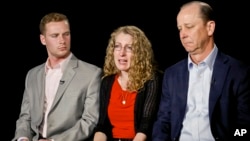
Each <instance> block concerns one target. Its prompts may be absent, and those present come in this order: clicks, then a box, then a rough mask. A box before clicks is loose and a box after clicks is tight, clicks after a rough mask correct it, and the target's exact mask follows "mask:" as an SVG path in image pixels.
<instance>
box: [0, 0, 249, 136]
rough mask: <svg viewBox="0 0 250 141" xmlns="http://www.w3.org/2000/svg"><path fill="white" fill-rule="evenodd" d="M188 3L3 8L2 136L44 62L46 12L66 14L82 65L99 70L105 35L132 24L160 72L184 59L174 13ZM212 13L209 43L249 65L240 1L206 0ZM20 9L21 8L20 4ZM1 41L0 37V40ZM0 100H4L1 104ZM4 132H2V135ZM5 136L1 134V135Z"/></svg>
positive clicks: (177, 0) (11, 133) (11, 126)
mask: <svg viewBox="0 0 250 141" xmlns="http://www.w3.org/2000/svg"><path fill="white" fill-rule="evenodd" d="M187 1H188V0H173V1H161V2H157V1H150V0H149V1H148V2H136V1H131V2H130V1H115V2H104V1H102V2H95V1H92V2H80V1H79V2H73V1H66V2H63V1H53V0H51V1H49V2H46V1H35V2H33V3H27V4H25V3H21V2H17V3H15V5H16V6H17V7H14V6H13V3H10V4H6V5H3V7H6V8H7V10H6V11H3V12H2V14H1V15H2V25H3V26H2V31H4V32H2V33H3V34H2V41H3V42H2V70H3V73H2V74H3V76H2V77H3V78H4V81H2V82H4V83H3V84H4V85H3V86H2V87H3V92H2V93H3V95H4V99H3V101H2V103H7V105H8V106H6V104H3V105H4V106H2V107H3V111H4V112H3V114H2V115H3V116H4V118H6V119H4V121H3V122H5V121H7V124H5V126H6V127H4V138H5V137H6V139H7V140H11V139H12V138H13V136H14V132H15V124H16V123H15V122H16V120H17V118H18V115H19V112H20V106H21V101H22V96H23V91H24V82H25V75H26V73H27V72H28V70H29V69H31V68H32V67H34V66H37V65H39V64H41V63H43V62H45V61H46V59H47V52H46V49H45V47H44V46H43V45H42V44H41V43H40V40H39V22H40V19H41V18H42V16H44V15H45V14H47V13H49V12H62V13H64V14H66V15H67V16H68V18H69V20H70V23H71V36H72V52H73V53H74V54H75V55H76V56H77V57H78V58H79V59H82V60H84V61H86V62H89V63H92V64H95V65H97V66H99V67H102V66H103V62H104V56H105V50H106V47H107V44H108V39H109V37H110V34H111V32H113V30H114V29H116V28H117V27H119V26H123V25H135V26H138V27H139V28H141V29H142V30H143V31H144V32H145V34H146V35H147V37H148V38H149V39H150V41H151V43H152V46H153V50H154V53H155V57H156V60H157V61H158V63H159V65H160V69H162V70H164V69H165V68H167V67H168V66H170V65H172V64H174V63H176V62H177V61H179V60H181V59H183V58H186V57H187V53H186V52H185V50H184V48H183V47H182V45H181V43H180V40H179V33H178V30H177V26H176V15H177V12H178V10H179V7H180V6H181V4H183V3H184V2H187ZM205 2H208V3H209V4H211V6H212V7H213V8H214V10H215V12H216V29H215V42H216V44H217V46H218V48H219V49H220V50H222V51H223V52H225V53H227V54H229V55H231V56H233V57H235V58H237V59H239V60H241V61H243V62H245V63H247V64H250V61H249V55H250V54H249V52H248V50H249V41H250V38H249V37H250V35H249V33H250V29H249V24H248V22H247V21H248V19H249V17H250V16H249V14H248V13H249V8H248V7H247V4H246V2H244V1H243V2H241V1H236V2H235V1H232V2H231V1H228V0H220V1H218V0H206V1H205ZM21 5H22V6H21ZM3 37H4V38H3ZM5 99H6V100H5ZM5 133H6V134H5ZM5 135H7V136H5Z"/></svg>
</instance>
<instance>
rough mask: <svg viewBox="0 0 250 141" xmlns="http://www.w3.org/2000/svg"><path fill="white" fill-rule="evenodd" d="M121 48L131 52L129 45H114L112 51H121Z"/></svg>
mask: <svg viewBox="0 0 250 141" xmlns="http://www.w3.org/2000/svg"><path fill="white" fill-rule="evenodd" d="M122 49H123V50H124V51H125V52H132V51H133V49H132V47H131V46H125V47H122V46H121V45H115V46H114V51H121V50H122Z"/></svg>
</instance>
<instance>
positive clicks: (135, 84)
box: [103, 25, 156, 91]
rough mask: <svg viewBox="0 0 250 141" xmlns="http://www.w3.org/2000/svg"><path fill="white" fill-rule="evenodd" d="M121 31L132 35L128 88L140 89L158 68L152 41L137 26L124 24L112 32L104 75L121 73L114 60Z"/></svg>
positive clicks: (132, 89) (130, 89) (131, 89)
mask: <svg viewBox="0 0 250 141" xmlns="http://www.w3.org/2000/svg"><path fill="white" fill-rule="evenodd" d="M119 33H125V34H129V35H131V36H132V39H133V43H132V53H133V56H132V58H131V64H130V69H129V71H128V79H129V83H128V85H127V90H129V91H138V90H140V88H142V87H143V85H144V83H145V82H146V81H148V80H150V79H152V77H153V75H154V70H155V69H156V61H155V59H154V53H153V49H152V45H151V42H150V41H149V39H148V38H147V36H146V35H145V33H144V32H143V31H142V30H141V29H139V28H138V27H136V26H132V25H128V26H122V27H119V28H117V29H115V30H114V32H112V33H111V37H110V39H109V43H108V46H107V49H106V56H105V61H104V67H103V68H104V76H103V77H105V76H108V75H113V74H118V73H120V70H118V69H117V67H116V65H115V61H114V54H113V53H114V44H115V37H116V36H117V35H118V34H119Z"/></svg>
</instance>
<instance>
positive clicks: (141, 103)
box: [95, 73, 162, 141]
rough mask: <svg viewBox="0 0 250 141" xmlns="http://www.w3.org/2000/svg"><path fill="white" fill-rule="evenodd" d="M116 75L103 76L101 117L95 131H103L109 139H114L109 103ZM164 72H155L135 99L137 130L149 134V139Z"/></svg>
mask: <svg viewBox="0 0 250 141" xmlns="http://www.w3.org/2000/svg"><path fill="white" fill-rule="evenodd" d="M114 81H115V75H111V76H107V77H105V78H103V80H102V83H101V89H100V117H99V121H98V124H97V126H96V128H95V132H98V131H99V132H103V133H104V134H106V136H107V138H108V139H107V140H108V141H109V140H111V139H112V125H111V123H110V121H109V118H108V114H107V113H108V112H107V109H108V104H109V98H110V93H111V89H112V85H113V83H114ZM161 86H162V74H161V73H155V75H154V78H153V80H149V81H147V82H146V83H145V84H144V87H143V88H142V89H141V90H140V91H139V92H138V93H137V96H136V100H135V109H134V115H135V117H134V119H135V122H134V123H135V125H134V127H135V131H136V133H137V132H142V133H144V134H146V135H147V141H150V140H151V134H152V127H153V123H154V121H155V120H156V116H157V111H158V107H159V101H160V96H161Z"/></svg>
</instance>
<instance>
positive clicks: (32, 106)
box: [13, 55, 102, 141]
mask: <svg viewBox="0 0 250 141" xmlns="http://www.w3.org/2000/svg"><path fill="white" fill-rule="evenodd" d="M101 73H102V71H101V69H100V68H99V67H97V66H94V65H92V64H89V63H86V62H84V61H81V60H78V59H77V58H76V57H75V56H74V55H72V57H71V59H70V61H69V63H68V65H67V67H66V69H65V72H64V73H63V76H62V79H61V81H60V84H59V87H58V90H57V93H56V96H55V99H54V102H53V104H52V107H51V110H50V112H49V114H48V129H47V135H48V138H52V139H54V140H55V141H83V140H86V139H87V138H89V137H90V136H91V135H92V134H93V129H94V127H95V126H96V124H97V121H98V118H99V111H98V110H99V89H100V81H101ZM44 91H45V64H41V65H39V66H37V67H34V68H33V69H31V70H30V71H29V72H28V73H27V76H26V80H25V91H24V95H23V101H22V106H21V112H20V116H19V119H18V120H17V122H16V132H15V137H14V138H13V141H14V140H17V139H18V138H19V137H22V136H25V137H28V138H29V140H30V141H36V140H37V139H38V136H39V125H40V124H41V122H42V120H43V111H44V109H43V108H44V99H45V92H44Z"/></svg>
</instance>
